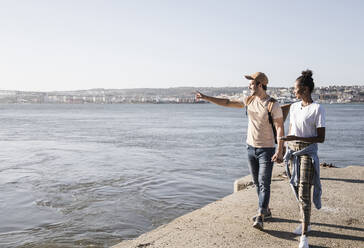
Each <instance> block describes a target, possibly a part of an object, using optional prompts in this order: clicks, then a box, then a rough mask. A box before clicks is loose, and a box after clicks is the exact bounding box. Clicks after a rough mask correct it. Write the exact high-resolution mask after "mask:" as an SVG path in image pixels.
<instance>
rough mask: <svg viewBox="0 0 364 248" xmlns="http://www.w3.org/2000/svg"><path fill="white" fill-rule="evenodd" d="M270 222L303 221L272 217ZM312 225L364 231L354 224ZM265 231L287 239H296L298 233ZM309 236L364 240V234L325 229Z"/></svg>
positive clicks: (313, 232)
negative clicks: (353, 225)
mask: <svg viewBox="0 0 364 248" xmlns="http://www.w3.org/2000/svg"><path fill="white" fill-rule="evenodd" d="M269 222H275V223H278V222H285V223H297V224H300V223H301V222H299V221H297V220H290V219H282V218H272V219H270V220H269ZM311 224H312V225H315V226H326V227H332V228H339V229H347V230H353V231H359V232H363V233H364V228H359V227H352V226H342V225H333V224H326V223H317V222H312V223H311ZM264 232H265V233H268V234H269V235H272V236H274V237H277V238H282V239H287V240H291V241H294V240H296V239H295V238H297V235H296V234H294V233H292V232H286V231H277V230H267V229H265V230H264ZM309 236H311V237H320V238H330V239H344V240H352V241H362V242H364V236H353V235H346V234H340V233H332V232H323V231H311V232H310V233H309ZM310 247H312V248H326V247H324V246H313V245H310Z"/></svg>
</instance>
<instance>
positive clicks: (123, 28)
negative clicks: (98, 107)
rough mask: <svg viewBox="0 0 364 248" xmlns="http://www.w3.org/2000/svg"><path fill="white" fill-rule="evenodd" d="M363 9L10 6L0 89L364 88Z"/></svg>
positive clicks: (166, 2)
mask: <svg viewBox="0 0 364 248" xmlns="http://www.w3.org/2000/svg"><path fill="white" fill-rule="evenodd" d="M363 12H364V1H361V0H345V1H344V0H342V1H330V0H327V1H324V0H306V1H296V0H286V1H283V0H282V1H281V0H276V1H269V0H266V1H263V0H261V1H243V0H240V1H237V0H225V1H221V0H216V1H215V0H183V1H180V0H99V1H96V0H62V1H55V0H53V1H51V0H44V1H40V0H12V1H8V0H0V89H1V90H27V91H53V90H81V89H91V88H106V89H124V88H169V87H181V86H192V87H225V86H230V87H240V86H247V85H248V81H247V80H246V79H244V78H243V75H245V74H252V73H254V72H256V71H262V72H265V73H266V74H267V76H268V78H269V85H268V86H272V87H291V86H293V84H294V81H295V79H296V78H297V77H298V76H300V74H301V71H302V70H305V69H307V68H308V69H311V70H312V71H313V77H314V81H315V83H316V86H318V87H319V86H328V85H364V78H363V76H362V73H363V69H364V31H363V30H364V15H363V14H362V13H363Z"/></svg>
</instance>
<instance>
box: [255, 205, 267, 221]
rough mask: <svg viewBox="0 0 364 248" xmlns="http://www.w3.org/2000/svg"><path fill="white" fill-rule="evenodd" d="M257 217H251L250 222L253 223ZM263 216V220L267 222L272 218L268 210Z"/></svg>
mask: <svg viewBox="0 0 364 248" xmlns="http://www.w3.org/2000/svg"><path fill="white" fill-rule="evenodd" d="M257 216H258V215H255V216H253V217H252V220H253V221H255V219H256V218H257ZM263 216H264V220H268V219H271V218H272V212H271V211H270V209H269V208H268V211H267V213H266V214H263Z"/></svg>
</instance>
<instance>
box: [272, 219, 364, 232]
mask: <svg viewBox="0 0 364 248" xmlns="http://www.w3.org/2000/svg"><path fill="white" fill-rule="evenodd" d="M353 221H359V220H356V219H353ZM267 222H268V220H267ZM269 222H286V223H297V224H300V223H301V222H300V221H298V220H290V219H282V218H272V219H269ZM311 224H312V226H326V227H332V228H340V229H347V230H352V231H358V232H363V233H364V228H360V227H354V226H349V225H347V226H343V225H334V224H328V223H317V222H311Z"/></svg>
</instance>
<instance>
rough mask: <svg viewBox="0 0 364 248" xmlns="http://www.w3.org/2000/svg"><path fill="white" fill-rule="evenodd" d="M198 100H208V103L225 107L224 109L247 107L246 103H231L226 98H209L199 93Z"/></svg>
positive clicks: (197, 94)
mask: <svg viewBox="0 0 364 248" xmlns="http://www.w3.org/2000/svg"><path fill="white" fill-rule="evenodd" d="M196 99H198V100H206V101H209V102H212V103H215V104H217V105H220V106H224V107H230V108H244V107H245V105H244V103H242V102H238V101H231V100H229V99H226V98H217V97H212V96H207V95H204V94H202V93H201V92H198V91H196Z"/></svg>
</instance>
